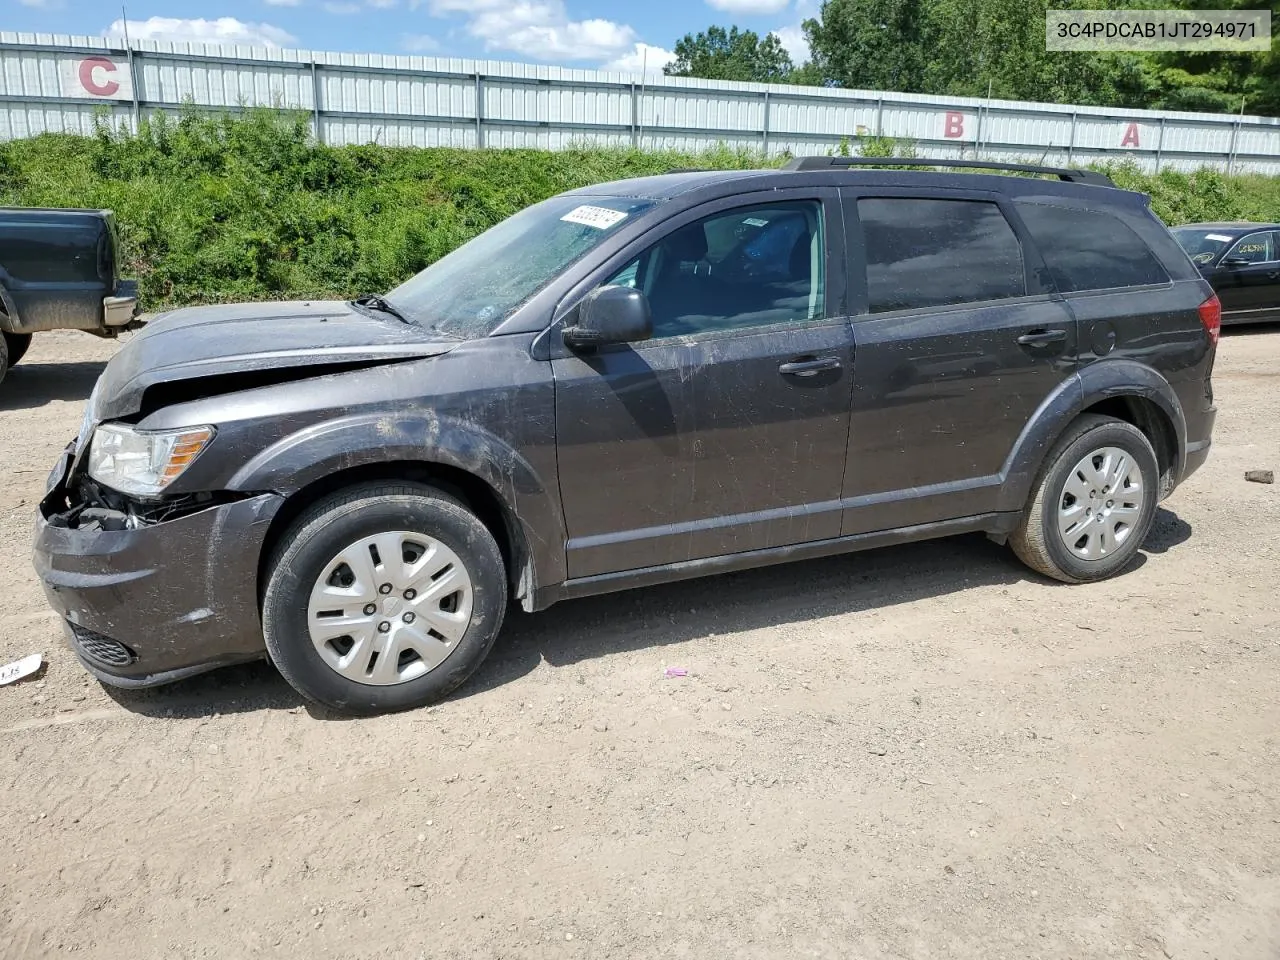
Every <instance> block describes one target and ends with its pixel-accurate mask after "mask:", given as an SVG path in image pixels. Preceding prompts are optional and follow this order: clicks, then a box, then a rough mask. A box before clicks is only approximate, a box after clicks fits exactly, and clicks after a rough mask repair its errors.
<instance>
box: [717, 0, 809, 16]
mask: <svg viewBox="0 0 1280 960" xmlns="http://www.w3.org/2000/svg"><path fill="white" fill-rule="evenodd" d="M789 2H790V0H707V3H708V4H709V5H710V6H713V7H715V8H716V9H717V10H724V11H725V12H726V13H741V14H760V13H779V12H780V11H782V10H785V9H786V8H787V4H788V3H789Z"/></svg>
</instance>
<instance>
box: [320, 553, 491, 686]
mask: <svg viewBox="0 0 1280 960" xmlns="http://www.w3.org/2000/svg"><path fill="white" fill-rule="evenodd" d="M473 599H474V591H473V588H472V585H471V574H470V573H469V572H468V571H467V568H466V567H465V566H464V565H463V563H462V561H461V560H460V559H459V558H458V555H457V554H456V553H454V552H453V551H452V550H450V549H449V548H448V547H447V546H445V545H444V544H443V543H441V542H440V541H439V540H436V539H434V538H433V537H429V536H426V535H425V534H422V533H412V532H410V531H407V530H394V531H389V532H387V533H379V534H376V535H375V536H372V537H365V538H363V539H362V540H357V541H356V542H355V543H352V544H350V545H348V546H347V547H345V548H343V549H342V550H341V551H340V552H339V553H338V554H337V556H335V557H334V558H333V559H332V560H330V561H329V562H328V563H327V564H326V565H325V568H324V570H323V571H321V573H320V576H319V577H318V578H317V579H316V582H315V585H314V586H313V587H312V588H311V598H310V601H309V602H308V604H307V629H308V631H309V633H310V635H311V643H312V644H313V645H314V646H315V649H316V652H317V653H319V654H320V658H321V659H322V660H324V662H325V663H326V664H327V665H328V666H329V668H330V669H332V670H333V671H334V672H336V673H338V674H341V675H342V676H343V677H346V678H347V679H348V680H353V681H355V682H356V683H363V684H369V685H371V686H390V685H392V684H397V683H407V682H408V681H410V680H414V679H417V678H418V677H421V676H423V675H424V674H427V673H430V672H431V671H432V670H434V669H435V668H436V667H438V666H440V664H442V663H443V662H444V661H445V660H446V659H447V658H448V657H449V655H450V654H451V653H453V651H454V650H456V649H457V646H458V642H459V641H460V640H462V637H463V635H464V634H465V633H466V632H467V627H468V626H470V624H471V608H472V601H473Z"/></svg>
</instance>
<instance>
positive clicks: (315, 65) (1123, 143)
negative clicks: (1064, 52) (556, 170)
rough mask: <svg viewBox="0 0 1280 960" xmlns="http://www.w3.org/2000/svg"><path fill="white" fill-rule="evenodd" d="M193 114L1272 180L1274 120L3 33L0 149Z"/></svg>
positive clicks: (470, 135) (409, 136) (428, 140)
mask: <svg viewBox="0 0 1280 960" xmlns="http://www.w3.org/2000/svg"><path fill="white" fill-rule="evenodd" d="M184 102H191V103H194V104H195V105H197V106H199V107H205V108H211V109H233V110H235V109H240V108H243V107H245V106H251V105H265V106H282V107H289V108H294V109H300V110H305V111H307V112H308V113H310V114H311V116H312V123H313V125H314V130H315V134H316V136H317V137H318V138H319V139H320V140H322V141H323V142H325V143H332V144H355V143H371V142H376V143H381V144H386V145H391V146H417V147H430V146H455V147H541V148H549V149H558V148H563V147H566V146H569V145H571V144H580V143H588V142H589V143H596V144H611V145H635V146H643V147H646V148H654V147H664V148H672V149H681V150H701V149H705V148H708V147H713V146H715V145H716V144H719V143H723V144H727V145H728V146H730V147H747V148H752V149H757V150H764V151H767V152H768V153H770V154H778V153H781V152H783V151H790V152H791V153H792V154H796V155H804V154H815V153H817V154H823V153H828V152H830V151H831V150H832V149H833V148H835V147H836V146H837V145H838V144H839V142H840V141H841V140H842V139H846V138H848V139H849V140H850V141H852V140H853V138H855V137H857V136H863V135H881V136H886V137H894V138H901V139H910V140H912V141H914V142H915V143H916V149H917V152H918V154H919V155H920V156H929V157H965V158H973V157H980V158H983V159H992V160H1030V161H1033V162H1043V163H1050V164H1063V163H1086V162H1089V161H1091V160H1095V159H1099V158H1101V157H1103V156H1107V157H1117V156H1130V157H1132V158H1133V159H1134V160H1135V161H1137V162H1138V163H1139V164H1140V165H1142V166H1143V167H1145V168H1146V169H1148V170H1158V169H1164V168H1175V169H1182V170H1190V169H1195V168H1197V167H1201V166H1213V167H1217V168H1219V169H1225V170H1233V171H1237V172H1239V171H1246V170H1247V171H1255V172H1260V173H1272V174H1280V119H1278V118H1274V117H1255V116H1228V115H1220V114H1208V113H1184V112H1177V111H1148V110H1121V109H1118V108H1106V107H1082V106H1070V105H1061V104H1050V103H1026V102H1019V101H1010V100H990V101H988V100H984V99H981V98H971V97H935V96H925V95H922V94H907V93H876V92H873V91H863V90H838V89H826V88H815V87H792V86H784V85H779V84H761V83H728V82H723V81H717V80H688V79H683V78H678V77H666V76H662V75H654V74H650V75H648V76H646V77H640V76H631V75H628V74H621V73H610V72H602V71H594V70H573V69H567V68H561V67H550V66H535V65H529V64H518V63H504V62H499V61H492V60H462V59H452V58H445V57H409V56H387V55H380V54H351V53H325V52H318V51H309V50H278V49H271V50H267V49H262V48H258V47H244V46H231V45H203V44H195V43H191V44H188V43H166V42H158V41H134V42H133V44H132V46H131V49H126V48H125V47H124V46H123V45H122V44H121V43H119V42H118V41H115V40H105V39H102V38H100V37H74V36H66V35H52V34H29V33H22V34H19V33H9V32H3V31H0V139H12V138H18V137H28V136H33V135H35V134H38V133H44V132H48V131H53V132H73V133H89V132H91V131H92V129H93V124H94V117H95V116H96V115H99V114H102V113H105V114H106V115H108V116H109V117H110V118H111V120H112V122H113V123H116V124H124V125H126V126H128V125H132V124H134V123H135V122H136V120H137V118H138V117H139V116H142V115H146V114H150V113H153V112H155V111H158V110H169V111H172V110H175V109H177V108H178V107H179V106H180V105H181V104H182V103H184Z"/></svg>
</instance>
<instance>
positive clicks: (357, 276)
mask: <svg viewBox="0 0 1280 960" xmlns="http://www.w3.org/2000/svg"><path fill="white" fill-rule="evenodd" d="M853 145H854V147H855V149H856V150H857V151H858V152H861V153H865V154H867V155H886V156H889V155H893V154H897V155H899V156H908V157H910V156H913V155H914V154H913V151H912V145H911V144H909V143H906V142H904V143H900V144H899V143H894V142H893V141H891V140H887V139H882V138H855V139H854V140H853ZM846 149H847V147H846ZM782 162H783V159H782V158H773V159H765V158H764V157H763V156H761V155H760V154H758V153H753V152H751V151H735V150H730V149H728V148H724V147H721V148H718V149H715V150H711V151H708V152H705V153H701V154H697V155H690V154H685V153H678V152H671V151H650V152H641V151H638V150H628V149H607V150H606V149H598V148H593V147H589V146H580V147H577V148H573V149H569V150H563V151H555V152H552V151H543V150H456V149H428V150H418V149H404V148H391V147H380V146H374V145H365V146H355V147H329V146H323V145H320V144H317V143H315V142H314V141H313V140H312V139H311V137H310V134H309V132H308V125H307V116H306V115H305V114H298V113H293V112H289V111H278V110H267V109H257V110H249V111H245V112H243V113H239V114H214V113H209V112H207V111H206V112H201V111H198V110H196V109H194V108H190V109H188V110H186V111H184V112H183V113H182V114H181V115H180V116H179V117H178V118H177V119H172V118H166V117H165V116H164V115H159V114H157V115H155V116H154V117H152V118H150V119H147V120H145V121H144V122H143V124H142V126H141V129H140V130H139V131H138V133H137V134H136V135H134V134H130V133H128V132H125V131H122V130H113V129H111V128H110V127H109V126H108V125H107V124H106V123H105V122H100V124H99V127H98V129H97V131H96V133H95V134H94V135H93V136H90V137H83V136H72V135H63V134H43V135H41V136H38V137H34V138H31V139H28V140H15V141H10V142H8V143H3V144H0V204H4V205H19V206H84V207H108V208H110V209H112V210H114V211H115V212H116V217H117V220H118V222H119V225H120V231H121V238H122V245H123V259H124V266H123V272H124V273H125V274H126V275H129V276H133V277H136V278H137V279H138V280H139V282H140V285H141V290H142V297H143V301H144V303H145V305H146V306H147V308H148V309H157V308H160V307H164V306H168V305H175V304H184V303H197V302H216V301H229V300H244V299H259V298H261V299H273V298H285V297H348V296H352V295H355V294H357V293H363V292H370V291H385V290H387V289H389V288H391V287H392V286H394V285H396V284H397V283H399V282H400V281H402V280H404V279H405V278H406V277H408V276H411V275H412V274H414V273H416V272H417V271H418V270H421V269H422V268H423V267H425V266H426V265H427V264H429V263H431V262H432V261H434V260H436V259H438V258H439V257H441V256H443V255H444V254H446V253H448V252H449V251H450V250H452V249H453V248H454V247H456V246H457V245H459V244H460V243H463V242H465V241H466V240H468V239H470V238H471V237H473V236H475V235H476V234H477V233H480V232H481V231H483V230H485V229H487V228H488V227H490V226H492V225H493V224H494V223H496V222H498V221H499V220H501V219H503V218H504V217H507V216H509V215H511V214H512V213H514V212H516V211H517V210H519V209H521V208H522V207H525V206H527V205H529V204H531V203H534V202H536V201H538V200H542V199H544V198H545V197H548V196H551V195H552V194H555V193H559V192H560V191H563V190H569V189H572V188H574V187H581V186H586V185H588V184H592V183H599V182H601V181H605V180H616V179H622V178H625V177H636V176H645V175H648V174H655V173H663V172H665V171H667V170H671V169H673V168H677V167H699V168H714V169H742V168H749V167H759V166H765V165H777V164H780V163H782ZM1109 172H1110V173H1111V174H1112V176H1114V177H1115V179H1116V181H1117V183H1119V184H1121V185H1122V186H1125V187H1129V188H1132V189H1136V190H1142V191H1144V192H1147V193H1149V194H1151V197H1152V207H1153V209H1154V210H1155V211H1156V213H1157V214H1158V215H1159V216H1161V217H1162V218H1163V219H1164V220H1165V221H1166V222H1168V223H1180V222H1187V221H1192V220H1218V219H1254V220H1276V219H1280V178H1276V177H1262V176H1234V177H1227V176H1225V175H1223V174H1221V173H1218V172H1215V171H1212V170H1201V171H1199V172H1197V173H1193V174H1181V173H1173V172H1169V171H1166V172H1163V173H1161V174H1159V175H1158V176H1148V175H1146V174H1143V173H1142V172H1141V171H1139V170H1138V169H1137V167H1136V166H1133V165H1132V164H1128V165H1123V164H1121V165H1115V166H1113V167H1111V168H1110V170H1109Z"/></svg>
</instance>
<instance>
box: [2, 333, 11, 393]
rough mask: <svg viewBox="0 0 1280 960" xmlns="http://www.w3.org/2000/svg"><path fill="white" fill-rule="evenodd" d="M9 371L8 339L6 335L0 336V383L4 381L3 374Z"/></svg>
mask: <svg viewBox="0 0 1280 960" xmlns="http://www.w3.org/2000/svg"><path fill="white" fill-rule="evenodd" d="M8 372H9V340H8V336H7V335H6V336H3V337H0V383H4V375H5V374H6V373H8Z"/></svg>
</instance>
